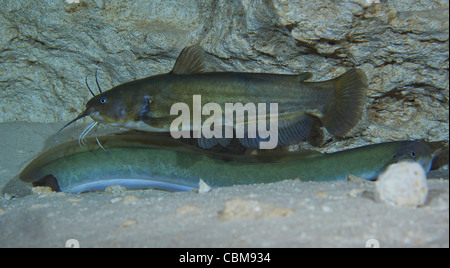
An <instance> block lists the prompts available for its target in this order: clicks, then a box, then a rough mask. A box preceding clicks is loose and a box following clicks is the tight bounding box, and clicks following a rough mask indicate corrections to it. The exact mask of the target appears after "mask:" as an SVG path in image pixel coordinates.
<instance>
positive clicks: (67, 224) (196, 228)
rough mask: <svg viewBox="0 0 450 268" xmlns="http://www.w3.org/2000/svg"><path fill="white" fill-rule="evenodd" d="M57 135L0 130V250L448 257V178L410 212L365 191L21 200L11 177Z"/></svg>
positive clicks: (370, 188) (279, 188)
mask: <svg viewBox="0 0 450 268" xmlns="http://www.w3.org/2000/svg"><path fill="white" fill-rule="evenodd" d="M62 125H63V123H57V124H43V123H0V133H2V138H3V139H2V140H3V145H2V151H1V154H0V188H1V189H2V192H6V193H8V192H15V193H17V195H18V197H15V198H11V196H10V195H8V194H6V195H3V194H2V198H1V199H0V247H64V246H65V245H66V242H67V240H69V239H76V240H77V241H78V242H79V244H80V246H81V247H365V245H366V242H367V241H368V240H369V239H376V240H377V241H378V242H379V245H380V247H449V180H448V172H443V173H442V172H441V173H430V174H429V176H428V178H429V180H428V187H429V195H428V200H427V202H426V204H425V205H424V206H422V207H418V208H415V209H409V208H397V207H392V206H389V205H387V204H384V203H380V202H377V201H375V200H374V197H373V195H374V194H373V193H374V183H373V182H369V181H351V182H334V183H323V182H301V181H284V182H279V183H273V184H267V185H244V186H234V187H224V188H219V189H214V190H212V191H210V192H206V193H196V192H178V193H169V192H162V191H153V190H141V191H124V190H122V189H116V190H113V191H109V192H96V193H86V194H79V195H74V194H64V193H52V192H47V191H36V192H35V193H33V194H28V195H25V196H20V195H21V193H25V192H27V189H28V188H27V186H26V185H24V184H22V183H20V182H18V181H17V178H16V176H17V175H18V173H19V172H20V170H21V169H22V168H23V167H24V166H25V165H26V164H27V163H28V162H29V161H31V160H32V159H33V157H35V156H36V155H37V154H39V153H40V152H41V151H42V150H43V149H44V148H45V147H46V146H49V145H50V144H52V143H53V142H54V139H53V138H50V139H49V137H51V136H52V135H54V134H55V133H56V131H57V130H58V129H59V128H60V127H61V126H62ZM80 127H81V126H80ZM79 133H80V131H79V130H74V129H73V128H71V129H70V130H67V131H65V132H64V133H63V135H62V137H61V140H64V139H66V138H68V137H64V135H66V136H72V137H75V138H76V137H77V136H78V134H79ZM19 196H20V197H19Z"/></svg>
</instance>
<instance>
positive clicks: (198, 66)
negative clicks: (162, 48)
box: [170, 43, 205, 74]
mask: <svg viewBox="0 0 450 268" xmlns="http://www.w3.org/2000/svg"><path fill="white" fill-rule="evenodd" d="M203 72H205V52H204V51H203V49H202V48H201V46H200V44H199V43H197V44H195V45H192V46H188V47H185V48H184V49H183V50H182V51H181V53H180V56H178V59H177V61H176V62H175V65H174V66H173V69H172V71H171V72H170V73H172V74H195V73H203Z"/></svg>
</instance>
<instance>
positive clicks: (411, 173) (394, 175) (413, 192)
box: [375, 162, 428, 207]
mask: <svg viewBox="0 0 450 268" xmlns="http://www.w3.org/2000/svg"><path fill="white" fill-rule="evenodd" d="M375 193H376V197H377V198H378V199H379V200H382V201H384V202H386V203H388V204H390V205H394V206H397V207H417V206H420V205H423V204H424V203H425V201H426V198H427V194H428V186H427V177H426V174H425V171H424V169H423V167H422V166H421V165H420V164H418V163H416V162H400V163H397V164H392V165H390V166H389V167H388V168H387V170H386V171H385V172H383V173H382V174H381V175H380V176H379V177H378V180H377V181H376V183H375Z"/></svg>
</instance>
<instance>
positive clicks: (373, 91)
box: [0, 0, 449, 147]
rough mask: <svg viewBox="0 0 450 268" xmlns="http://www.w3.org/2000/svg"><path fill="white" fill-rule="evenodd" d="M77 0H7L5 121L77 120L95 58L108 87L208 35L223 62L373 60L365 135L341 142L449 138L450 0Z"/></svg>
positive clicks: (327, 69)
mask: <svg viewBox="0 0 450 268" xmlns="http://www.w3.org/2000/svg"><path fill="white" fill-rule="evenodd" d="M69 2H70V3H69ZM75 2H77V1H66V2H64V1H3V2H2V3H1V4H0V22H1V23H0V62H1V64H0V101H1V113H0V122H7V121H14V120H19V121H34V122H55V121H66V120H69V119H72V118H73V117H74V116H75V115H76V114H78V113H79V112H80V111H81V110H83V108H84V104H85V102H86V101H87V100H88V99H89V98H90V94H89V92H88V90H87V89H86V86H85V83H84V78H85V77H86V75H88V74H91V75H93V74H94V73H95V70H96V69H97V68H98V78H99V81H100V85H101V87H102V89H103V90H106V89H109V88H111V87H112V86H115V85H117V84H120V83H124V82H127V81H130V80H134V79H138V78H142V77H146V76H150V75H154V74H159V73H165V72H168V71H169V70H170V69H171V68H172V66H173V63H174V61H175V58H176V57H177V56H178V53H179V52H180V51H181V49H182V48H183V47H185V46H187V45H191V44H193V43H196V42H201V45H202V47H203V48H204V49H205V50H206V51H208V52H209V53H210V54H211V55H213V56H214V57H213V58H215V60H214V62H213V64H212V65H213V69H216V70H227V71H247V72H273V73H299V72H305V71H310V72H313V74H314V77H313V78H312V79H311V80H314V81H318V80H326V79H330V78H333V77H335V76H337V75H339V74H342V73H343V72H344V71H345V70H347V69H348V68H349V67H353V66H354V67H358V68H360V69H362V70H364V71H365V72H366V74H367V76H368V78H369V81H370V85H369V98H368V99H367V113H366V115H365V117H364V120H363V121H362V122H361V123H360V125H359V126H358V127H357V128H356V130H355V132H354V133H361V132H362V137H361V136H360V135H358V137H354V138H351V139H349V140H348V141H345V142H340V143H339V144H337V143H336V144H335V145H342V146H343V147H345V146H347V145H352V146H355V145H358V143H360V144H362V143H367V142H381V141H386V140H392V139H410V138H411V139H428V140H433V141H437V140H448V131H449V129H448V123H449V121H448V118H449V114H448V97H449V87H448V80H449V77H448V34H449V24H448V18H449V15H448V1H431V0H429V1H418V0H410V1H380V2H381V3H376V2H378V1H366V0H355V1H338V2H333V1H319V0H317V1H286V0H274V1H246V0H242V1H214V0H210V1H208V0H204V1H187V2H186V1H177V0H171V1H160V2H156V1H150V2H149V1H128V2H121V1H101V0H99V1H87V2H83V1H81V3H79V4H77V3H75ZM88 80H89V83H90V85H91V88H95V87H94V85H95V82H94V81H95V80H94V78H93V76H90V77H89V79H88ZM94 91H95V90H94ZM354 133H353V134H354ZM353 134H350V135H353Z"/></svg>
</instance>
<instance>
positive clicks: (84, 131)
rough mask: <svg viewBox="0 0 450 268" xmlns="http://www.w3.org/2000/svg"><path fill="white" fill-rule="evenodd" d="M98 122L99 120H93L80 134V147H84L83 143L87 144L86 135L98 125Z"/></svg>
mask: <svg viewBox="0 0 450 268" xmlns="http://www.w3.org/2000/svg"><path fill="white" fill-rule="evenodd" d="M97 124H98V122H92V123H90V124H89V125H88V126H86V127H85V128H84V129H83V131H82V132H81V134H80V136H79V137H78V145H80V147H82V146H83V145H85V144H86V143H85V141H86V139H85V137H86V135H87V134H88V133H89V131H91V130H92V129H93V128H94V127H95V126H96V125H97Z"/></svg>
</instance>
